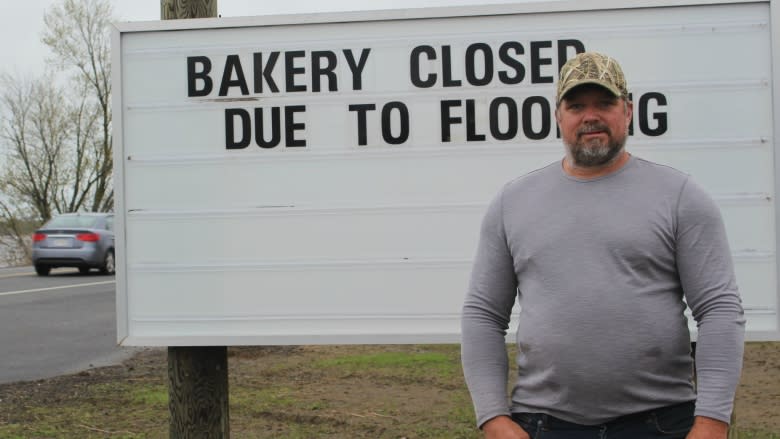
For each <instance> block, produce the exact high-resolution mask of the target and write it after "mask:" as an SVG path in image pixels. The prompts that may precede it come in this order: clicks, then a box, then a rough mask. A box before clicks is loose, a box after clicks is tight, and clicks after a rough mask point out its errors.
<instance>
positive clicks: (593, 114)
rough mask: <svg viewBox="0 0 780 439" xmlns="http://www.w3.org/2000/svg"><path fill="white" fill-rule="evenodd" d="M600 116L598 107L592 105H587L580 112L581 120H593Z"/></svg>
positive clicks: (598, 118)
mask: <svg viewBox="0 0 780 439" xmlns="http://www.w3.org/2000/svg"><path fill="white" fill-rule="evenodd" d="M600 119H601V116H600V114H599V112H598V109H597V108H596V107H594V106H592V105H588V106H586V107H585V109H584V110H583V112H582V120H583V121H584V122H593V121H597V120H600Z"/></svg>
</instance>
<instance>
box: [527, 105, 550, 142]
mask: <svg viewBox="0 0 780 439" xmlns="http://www.w3.org/2000/svg"><path fill="white" fill-rule="evenodd" d="M534 104H538V105H539V107H541V110H542V128H541V129H540V130H539V131H538V132H536V131H534V127H533V119H532V118H531V116H532V114H531V111H532V110H533V106H534ZM523 134H525V137H528V138H529V139H531V140H542V139H544V138H545V137H547V136H548V135H549V134H550V103H549V102H547V99H545V98H543V97H541V96H531V97H529V98H528V99H526V100H525V102H523Z"/></svg>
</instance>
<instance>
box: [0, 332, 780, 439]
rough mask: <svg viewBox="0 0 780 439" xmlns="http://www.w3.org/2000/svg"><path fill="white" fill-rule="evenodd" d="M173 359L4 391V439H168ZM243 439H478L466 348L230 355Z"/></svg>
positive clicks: (767, 429) (746, 401) (752, 362)
mask: <svg viewBox="0 0 780 439" xmlns="http://www.w3.org/2000/svg"><path fill="white" fill-rule="evenodd" d="M166 374H167V356H166V351H165V350H162V349H150V350H146V351H144V352H141V353H139V354H138V355H136V356H135V357H133V358H131V359H129V360H128V361H126V362H125V363H124V364H123V365H120V366H112V367H104V368H97V369H92V370H89V371H85V372H81V373H78V374H74V375H67V376H60V377H56V378H52V379H47V380H40V381H34V382H23V383H12V384H5V385H0V438H25V439H27V438H36V439H37V438H47V439H48V438H109V437H110V438H164V437H167V436H168V412H167V388H166V382H167V381H166V376H167V375H166ZM229 377H230V418H231V425H230V429H231V436H232V437H235V438H275V439H276V438H395V439H399V438H409V439H411V438H477V437H480V436H479V434H478V433H477V432H476V430H475V429H474V426H473V412H472V409H471V403H470V401H469V399H468V394H467V393H466V391H465V388H464V384H463V380H462V376H461V370H460V364H459V359H458V347H457V346H452V345H449V346H419V345H413V346H303V347H277V348H259V347H246V348H230V349H229ZM737 427H738V429H739V430H740V432H741V433H742V434H741V435H740V436H739V437H744V438H756V439H764V438H780V343H750V344H748V346H747V348H746V353H745V367H744V373H743V377H742V382H741V385H740V388H739V391H738V395H737Z"/></svg>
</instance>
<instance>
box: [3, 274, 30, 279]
mask: <svg viewBox="0 0 780 439" xmlns="http://www.w3.org/2000/svg"><path fill="white" fill-rule="evenodd" d="M34 274H35V273H14V274H0V279H5V278H7V277H22V276H32V275H34Z"/></svg>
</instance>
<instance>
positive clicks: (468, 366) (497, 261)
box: [462, 156, 744, 425]
mask: <svg viewBox="0 0 780 439" xmlns="http://www.w3.org/2000/svg"><path fill="white" fill-rule="evenodd" d="M683 298H685V301H686V302H687V303H688V305H689V306H690V308H691V310H692V312H693V317H694V319H695V320H696V322H697V325H698V340H697V352H696V355H697V356H696V365H697V383H698V396H697V394H696V392H695V391H694V387H693V384H692V359H691V355H690V337H689V331H688V327H687V323H686V319H685V317H684V311H685V303H684V302H683ZM515 299H517V300H518V302H519V305H520V307H521V311H520V316H519V327H518V330H517V346H518V351H519V352H518V355H517V358H516V361H517V365H518V376H517V381H516V383H515V386H514V389H513V390H512V394H511V404H508V403H507V395H506V388H507V382H506V377H507V366H508V365H507V356H506V347H505V339H504V337H505V333H506V330H507V328H508V323H509V319H510V314H511V309H512V306H513V304H514V302H515ZM743 341H744V317H743V310H742V305H741V300H740V297H739V293H738V291H737V286H736V281H735V278H734V270H733V266H732V260H731V253H730V250H729V246H728V242H727V239H726V233H725V228H724V226H723V221H722V219H721V216H720V212H719V210H718V208H717V206H716V205H715V204H714V202H713V201H712V199H711V198H710V197H709V196H708V195H707V194H706V193H705V192H704V191H703V190H702V189H701V188H700V187H699V186H698V185H696V184H695V183H694V182H693V181H692V180H691V179H690V178H689V177H688V176H687V175H685V174H683V173H681V172H679V171H677V170H674V169H672V168H669V167H667V166H663V165H658V164H655V163H651V162H648V161H645V160H642V159H639V158H636V157H633V156H632V157H631V158H630V160H629V161H628V163H626V165H624V166H623V167H622V168H621V169H619V170H618V171H616V172H614V173H612V174H610V175H607V176H604V177H601V178H596V179H592V180H579V179H575V178H573V177H571V176H568V175H567V174H566V173H565V172H564V171H563V170H562V167H561V164H560V162H557V163H554V164H551V165H549V166H547V167H545V168H542V169H540V170H537V171H534V172H532V173H530V174H528V175H525V176H523V177H521V178H518V179H516V180H514V181H512V182H510V183H508V184H507V185H506V186H505V187H504V188H503V189H502V190H501V192H500V193H499V194H498V196H497V197H496V198H495V199H494V200H493V202H492V203H491V204H490V207H489V208H488V211H487V213H486V215H485V217H484V219H483V223H482V228H481V234H480V240H479V246H478V250H477V254H476V258H475V262H474V266H473V271H472V275H471V282H470V285H469V290H468V293H467V296H466V300H465V303H464V307H463V316H462V361H463V368H464V373H465V377H466V382H467V384H468V387H469V390H470V392H471V395H472V399H473V401H474V406H475V409H476V413H477V423H478V425H482V424H483V423H484V422H486V421H487V420H489V419H491V418H493V417H495V416H498V415H502V414H503V415H506V414H509V413H510V411H511V412H541V413H547V414H550V415H552V416H556V417H558V418H561V419H564V420H567V421H570V422H575V423H579V424H586V425H595V424H600V423H604V422H608V421H610V420H612V419H614V418H616V417H619V416H622V415H626V414H630V413H636V412H639V411H643V410H649V409H653V408H657V407H662V406H665V405H671V404H675V403H680V402H685V401H691V400H694V399H696V415H699V416H707V417H711V418H715V419H719V420H723V421H726V422H728V420H729V417H730V413H731V410H732V401H733V397H734V392H735V389H736V386H737V383H738V380H739V376H740V372H741V365H742V349H743Z"/></svg>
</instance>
